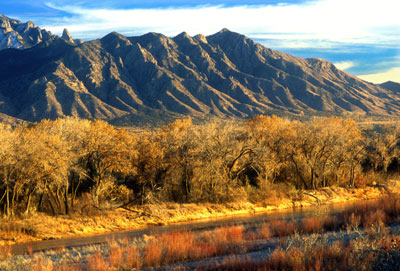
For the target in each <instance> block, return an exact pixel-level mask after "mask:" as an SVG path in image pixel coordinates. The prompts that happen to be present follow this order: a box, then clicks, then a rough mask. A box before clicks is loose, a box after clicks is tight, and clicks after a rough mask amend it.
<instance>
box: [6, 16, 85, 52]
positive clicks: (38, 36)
mask: <svg viewBox="0 0 400 271" xmlns="http://www.w3.org/2000/svg"><path fill="white" fill-rule="evenodd" d="M53 37H54V35H53V34H52V33H51V32H50V31H46V30H45V29H41V28H40V27H38V26H36V25H35V24H34V23H33V22H31V21H28V22H26V23H23V22H21V21H18V20H15V19H11V18H8V17H6V16H4V15H2V14H0V50H3V49H6V48H16V49H27V48H31V47H33V46H35V45H37V44H39V43H40V42H42V41H47V40H50V39H51V38H53ZM62 38H63V39H65V40H67V41H69V42H71V43H73V44H81V43H83V41H81V40H74V39H72V37H71V36H70V34H69V32H68V30H67V29H64V32H63V35H62Z"/></svg>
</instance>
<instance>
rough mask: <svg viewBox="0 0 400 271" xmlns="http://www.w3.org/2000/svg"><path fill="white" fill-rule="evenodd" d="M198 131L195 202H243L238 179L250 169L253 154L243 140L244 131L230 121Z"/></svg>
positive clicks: (212, 123)
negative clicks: (240, 199)
mask: <svg viewBox="0 0 400 271" xmlns="http://www.w3.org/2000/svg"><path fill="white" fill-rule="evenodd" d="M197 129H198V131H199V134H198V156H197V160H198V161H197V166H196V169H195V174H194V180H195V182H194V189H193V196H194V198H195V199H197V200H200V201H211V202H223V201H231V200H237V199H239V198H243V193H241V192H243V191H242V189H240V187H241V183H240V182H239V176H240V175H241V173H243V172H244V171H245V170H246V169H247V168H249V167H250V166H251V158H250V156H251V154H252V153H253V151H252V149H251V148H249V146H248V144H247V142H246V141H245V140H244V139H245V131H244V129H243V128H242V127H241V126H240V125H237V124H236V123H234V122H229V121H213V122H210V123H208V124H204V125H201V126H200V127H198V128H197Z"/></svg>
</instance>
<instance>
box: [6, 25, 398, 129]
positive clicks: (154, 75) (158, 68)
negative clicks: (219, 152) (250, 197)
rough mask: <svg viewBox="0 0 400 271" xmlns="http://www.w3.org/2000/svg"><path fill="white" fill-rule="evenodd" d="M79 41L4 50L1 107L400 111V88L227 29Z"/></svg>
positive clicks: (60, 112)
mask: <svg viewBox="0 0 400 271" xmlns="http://www.w3.org/2000/svg"><path fill="white" fill-rule="evenodd" d="M68 37H69V38H68ZM71 40H72V39H71V38H70V36H69V34H68V33H67V32H64V34H63V38H59V37H55V36H53V37H51V38H50V39H49V40H47V41H45V42H42V43H40V44H38V45H37V46H35V47H32V48H30V49H26V50H15V49H7V50H2V51H0V113H3V114H6V115H9V116H12V117H17V118H20V119H24V120H28V121H37V120H40V119H43V118H50V119H54V118H57V117H62V116H67V115H73V116H79V117H82V118H96V119H106V120H110V121H113V122H114V123H118V124H131V123H140V122H143V121H144V122H148V121H150V122H151V121H154V120H157V119H160V118H161V119H165V120H170V119H173V118H177V117H181V116H187V115H190V116H192V117H194V118H206V117H209V116H217V117H239V118H248V117H251V116H254V115H257V114H278V115H297V116H301V115H341V114H346V113H349V112H356V113H359V114H366V115H382V116H391V115H397V116H398V115H400V96H399V94H398V93H397V92H394V91H390V90H386V89H384V88H381V87H380V86H377V85H374V84H370V83H367V82H365V81H362V80H361V79H359V78H357V77H355V76H352V75H350V74H347V73H345V72H343V71H341V70H338V69H337V68H336V67H335V66H334V65H333V64H332V63H329V62H327V61H325V60H322V59H316V58H313V59H302V58H298V57H295V56H291V55H288V54H284V53H280V52H278V51H274V50H270V49H268V48H265V47H263V46H262V45H260V44H258V43H256V42H254V41H252V40H251V39H249V38H247V37H246V36H244V35H241V34H238V33H234V32H231V31H229V30H227V29H223V30H222V31H220V32H218V33H216V34H214V35H211V36H207V37H205V36H203V35H197V36H194V37H191V36H189V35H188V34H186V33H182V34H180V35H178V36H176V37H174V38H168V37H166V36H164V35H162V34H157V33H148V34H145V35H143V36H139V37H125V36H123V35H120V34H118V33H115V32H114V33H110V34H109V35H107V36H105V37H103V38H102V39H98V40H94V41H89V42H85V43H83V44H79V45H77V43H75V42H71Z"/></svg>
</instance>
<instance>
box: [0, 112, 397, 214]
mask: <svg viewBox="0 0 400 271" xmlns="http://www.w3.org/2000/svg"><path fill="white" fill-rule="evenodd" d="M399 143H400V130H399V129H398V128H397V127H396V126H392V127H382V128H381V129H380V130H379V131H376V130H371V129H361V128H360V127H359V125H358V124H357V123H356V122H354V121H352V120H346V119H341V118H321V119H315V120H313V121H307V122H300V121H290V120H288V119H282V118H279V117H275V116H271V117H269V116H257V117H254V118H252V119H250V120H246V121H221V120H219V121H217V120H216V121H210V122H208V123H205V124H199V125H195V124H193V122H192V120H191V119H190V118H189V119H182V120H176V121H175V122H172V123H170V124H169V125H166V126H163V127H161V128H160V129H154V130H152V131H142V132H137V133H134V132H128V131H127V130H125V129H122V128H116V127H113V126H111V125H110V124H108V123H106V122H104V121H89V120H82V119H76V118H64V119H58V120H55V121H50V120H43V121H41V122H40V123H35V124H29V125H20V126H18V127H10V126H7V125H5V124H0V211H1V212H2V213H3V215H4V216H5V217H13V216H15V215H20V214H23V213H30V212H35V211H41V212H46V213H49V214H69V213H71V212H73V211H75V210H76V209H77V208H82V206H83V205H82V204H83V203H88V204H90V205H91V206H93V207H95V208H98V209H105V208H117V207H121V206H127V205H129V204H145V203H157V202H166V201H168V202H194V203H197V202H229V201H236V200H243V199H248V200H253V201H254V200H258V199H261V200H262V199H263V198H264V197H268V193H269V192H270V190H271V189H274V185H286V186H290V187H293V188H295V189H299V190H300V189H320V188H321V187H326V186H331V185H338V186H346V187H354V186H357V185H360V184H362V183H365V182H368V181H370V182H372V181H373V180H375V178H380V179H382V180H384V179H386V178H388V176H390V174H396V173H397V172H398V170H399V160H398V159H399V150H400V145H399Z"/></svg>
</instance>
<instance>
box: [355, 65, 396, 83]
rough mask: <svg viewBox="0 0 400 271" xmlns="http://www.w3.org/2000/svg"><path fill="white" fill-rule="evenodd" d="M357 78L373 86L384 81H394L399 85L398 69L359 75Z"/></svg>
mask: <svg viewBox="0 0 400 271" xmlns="http://www.w3.org/2000/svg"><path fill="white" fill-rule="evenodd" d="M358 77H359V78H361V79H363V80H365V81H368V82H372V83H375V84H380V83H384V82H386V81H394V82H399V83H400V68H392V69H390V70H387V71H385V72H381V73H374V74H367V75H360V76H358Z"/></svg>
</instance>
